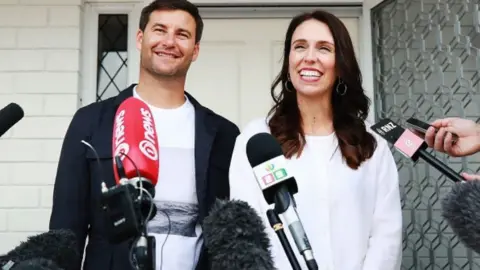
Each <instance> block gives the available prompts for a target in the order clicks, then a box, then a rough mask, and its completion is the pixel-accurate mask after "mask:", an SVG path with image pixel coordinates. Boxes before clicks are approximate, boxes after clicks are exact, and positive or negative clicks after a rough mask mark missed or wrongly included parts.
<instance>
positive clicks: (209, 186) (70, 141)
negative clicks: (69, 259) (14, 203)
mask: <svg viewBox="0 0 480 270" xmlns="http://www.w3.org/2000/svg"><path fill="white" fill-rule="evenodd" d="M134 86H135V85H131V86H130V87H128V88H127V89H125V90H123V91H122V92H120V93H119V95H117V96H116V97H112V98H109V99H106V100H104V101H101V102H98V103H93V104H90V105H87V106H85V107H83V108H80V109H79V110H78V111H77V112H76V113H75V115H74V116H73V119H72V121H71V123H70V126H69V128H68V130H67V132H66V135H65V138H64V142H63V146H62V150H61V153H60V160H59V164H58V170H57V176H56V179H55V187H54V193H53V209H52V214H51V217H50V229H59V228H68V229H71V230H73V231H74V232H75V234H76V235H77V237H78V241H79V243H78V247H79V249H80V251H81V254H83V251H84V246H85V241H86V237H87V236H88V244H87V247H86V250H85V256H86V258H85V262H84V268H83V269H85V270H131V269H132V268H131V267H129V260H128V254H129V253H128V252H129V250H128V245H127V244H123V243H122V244H120V245H111V244H110V243H109V242H108V240H107V239H106V236H107V233H106V231H105V228H104V220H103V215H102V212H101V211H100V206H99V199H100V194H101V182H102V181H105V182H106V184H107V186H108V187H111V186H113V185H115V180H114V174H113V165H112V132H113V121H114V116H115V113H116V110H117V108H118V106H119V105H120V103H122V101H124V100H125V99H127V98H128V97H131V96H132V95H133V88H134ZM186 95H187V97H188V98H189V99H190V101H191V103H192V104H193V106H194V108H195V176H196V191H197V196H198V204H199V221H200V222H202V221H203V219H204V217H205V216H206V215H207V214H208V212H209V209H210V207H211V206H212V204H213V203H214V201H215V199H216V198H222V199H225V198H229V196H230V188H229V183H228V171H229V167H230V161H231V157H232V152H233V148H234V145H235V140H236V137H237V136H238V134H239V133H240V131H239V129H238V127H237V126H236V125H235V124H233V123H232V122H230V121H228V120H227V119H225V118H223V117H221V116H219V115H217V114H215V113H214V112H212V111H211V110H209V109H207V108H205V107H203V106H202V105H200V104H199V103H198V102H197V101H196V100H195V99H194V98H193V97H192V96H191V95H189V94H188V93H186ZM81 140H85V141H87V142H89V143H90V144H91V145H92V146H93V147H94V148H95V149H96V151H97V152H98V155H99V157H100V165H99V164H98V162H97V160H96V157H95V155H94V153H93V152H92V151H91V150H90V149H89V148H88V147H86V146H85V145H84V144H82V143H81ZM99 166H101V169H100V168H99ZM159 181H162V180H161V179H159ZM157 248H160V246H159V243H157ZM185 259H188V258H185ZM208 265H209V259H208V253H207V251H206V249H205V247H203V248H202V252H201V254H200V260H199V263H198V264H197V268H196V269H197V270H206V269H208V268H209V266H208ZM78 269H80V265H79V266H78ZM167 270H171V269H167ZM182 270H183V269H182Z"/></svg>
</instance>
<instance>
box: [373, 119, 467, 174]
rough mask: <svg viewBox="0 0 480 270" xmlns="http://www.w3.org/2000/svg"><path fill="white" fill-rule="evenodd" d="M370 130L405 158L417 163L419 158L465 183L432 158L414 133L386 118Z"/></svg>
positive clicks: (448, 168)
mask: <svg viewBox="0 0 480 270" xmlns="http://www.w3.org/2000/svg"><path fill="white" fill-rule="evenodd" d="M371 128H372V130H373V131H374V132H375V133H377V134H378V135H380V136H382V137H383V138H384V139H385V140H386V141H387V142H389V143H391V144H393V145H394V146H395V148H396V149H397V150H398V151H399V152H400V153H401V154H403V155H404V156H405V157H407V158H409V159H411V160H413V161H414V162H417V160H418V159H419V158H421V159H423V160H425V161H426V162H427V163H428V164H430V165H432V166H433V167H435V168H436V169H437V170H438V171H440V172H441V173H443V174H445V175H446V176H447V177H448V178H450V179H451V180H453V181H454V182H461V181H465V179H464V178H463V177H462V176H461V175H460V174H459V173H457V172H455V171H454V170H452V169H451V168H450V167H448V166H447V165H445V163H443V162H441V161H440V160H438V159H437V158H435V157H434V156H432V155H430V154H429V153H428V152H427V151H426V150H425V149H427V147H428V145H427V143H426V142H425V141H424V140H423V139H422V138H420V137H418V136H417V135H415V133H413V132H412V131H410V130H408V129H404V128H403V127H401V126H399V125H398V124H397V123H395V122H393V121H392V120H390V119H388V118H384V119H382V120H380V121H379V122H378V123H376V124H375V125H373V126H371Z"/></svg>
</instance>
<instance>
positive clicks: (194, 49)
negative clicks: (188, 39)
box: [192, 42, 200, 61]
mask: <svg viewBox="0 0 480 270" xmlns="http://www.w3.org/2000/svg"><path fill="white" fill-rule="evenodd" d="M199 53H200V42H197V43H196V44H195V47H193V58H192V61H195V60H197V57H198V54H199Z"/></svg>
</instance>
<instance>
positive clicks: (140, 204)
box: [102, 97, 159, 254]
mask: <svg viewBox="0 0 480 270" xmlns="http://www.w3.org/2000/svg"><path fill="white" fill-rule="evenodd" d="M112 152H113V172H114V176H115V181H116V183H117V184H116V185H115V186H113V187H110V188H107V187H106V185H105V183H102V209H103V211H104V212H105V214H106V218H107V220H106V224H107V226H108V228H107V230H108V232H109V233H108V238H109V239H110V241H111V242H112V243H121V242H123V241H126V240H128V239H132V238H133V237H138V236H142V237H144V238H146V237H147V236H146V223H147V222H148V221H149V220H152V219H153V218H154V217H155V215H156V213H157V207H156V206H155V204H154V203H153V198H154V197H155V185H156V184H157V181H158V174H159V150H158V138H157V133H156V129H155V122H154V119H153V116H152V113H151V111H150V109H149V108H148V105H147V104H145V103H144V102H143V101H141V100H139V99H137V98H134V97H130V98H128V99H126V100H125V101H124V102H122V104H120V106H119V107H118V110H117V112H116V114H115V119H114V124H113V138H112ZM151 241H153V240H152V239H150V238H148V245H149V246H150V245H154V244H152V243H151ZM142 243H143V242H142ZM145 243H146V242H145ZM152 254H155V253H152Z"/></svg>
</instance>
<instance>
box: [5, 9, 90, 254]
mask: <svg viewBox="0 0 480 270" xmlns="http://www.w3.org/2000/svg"><path fill="white" fill-rule="evenodd" d="M82 1H83V0H0V37H1V38H0V82H1V85H0V108H3V107H4V106H5V105H6V104H8V103H10V102H16V103H18V104H19V105H20V106H22V107H23V109H24V111H25V118H23V119H22V120H21V121H20V122H19V123H17V125H15V126H14V127H13V128H12V129H11V130H10V131H9V132H7V134H5V135H4V136H3V137H2V138H0V172H2V177H1V178H0V254H3V253H5V252H7V251H9V250H11V249H12V248H14V247H15V246H16V245H18V244H19V241H21V240H24V239H25V238H26V236H27V235H32V234H38V233H40V232H42V231H45V230H47V229H48V221H49V216H50V210H51V199H52V187H53V182H54V177H55V171H56V166H57V161H58V157H59V151H60V147H61V143H62V138H63V136H64V134H65V131H66V128H67V125H68V124H69V122H70V120H71V117H72V115H73V113H74V112H75V111H76V109H77V108H78V105H77V104H78V97H79V80H80V66H79V64H80V55H81V54H80V44H81V34H80V33H81V18H82Z"/></svg>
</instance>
